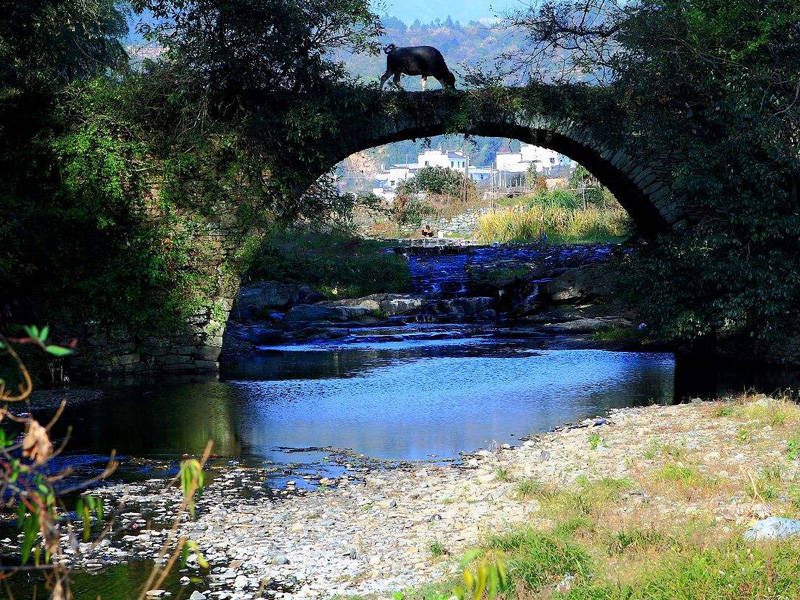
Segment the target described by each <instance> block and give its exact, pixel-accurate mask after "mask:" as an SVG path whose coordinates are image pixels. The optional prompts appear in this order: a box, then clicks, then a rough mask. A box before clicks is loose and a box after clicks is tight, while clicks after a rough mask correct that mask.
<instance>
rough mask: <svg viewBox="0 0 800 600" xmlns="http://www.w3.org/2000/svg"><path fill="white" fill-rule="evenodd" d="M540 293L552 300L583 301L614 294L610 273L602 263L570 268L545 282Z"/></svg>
mask: <svg viewBox="0 0 800 600" xmlns="http://www.w3.org/2000/svg"><path fill="white" fill-rule="evenodd" d="M539 295H540V297H541V298H542V299H544V300H547V301H550V302H556V303H557V302H583V301H592V300H598V299H602V298H607V297H609V296H611V295H612V289H611V285H610V283H609V275H608V273H607V271H606V270H605V269H604V268H603V266H601V265H584V266H582V267H577V268H575V269H568V270H566V271H565V272H564V273H562V274H561V275H559V276H558V277H555V278H554V279H552V280H550V281H548V282H546V283H543V284H541V285H540V287H539Z"/></svg>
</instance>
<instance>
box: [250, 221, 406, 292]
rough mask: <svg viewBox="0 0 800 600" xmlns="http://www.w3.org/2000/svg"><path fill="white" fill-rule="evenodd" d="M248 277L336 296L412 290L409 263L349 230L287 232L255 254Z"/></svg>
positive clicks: (377, 243) (256, 250)
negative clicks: (302, 284) (307, 286)
mask: <svg viewBox="0 0 800 600" xmlns="http://www.w3.org/2000/svg"><path fill="white" fill-rule="evenodd" d="M250 260H251V262H250V267H249V269H248V271H247V273H246V276H245V280H247V281H259V280H274V281H283V282H290V283H292V282H293V283H307V284H309V285H311V287H312V288H314V289H315V290H317V291H319V292H321V293H323V294H325V295H326V296H328V297H330V298H358V297H361V296H366V295H369V294H376V293H379V292H392V293H399V292H407V291H408V290H409V289H410V287H411V274H410V272H409V269H408V262H407V261H406V259H405V258H403V257H402V256H400V255H398V254H395V253H393V252H390V251H389V247H388V246H387V245H386V244H384V243H382V242H377V241H372V240H364V239H360V238H356V237H352V236H349V235H347V234H343V233H331V234H321V233H312V232H304V231H291V230H290V231H281V232H276V233H273V234H272V235H270V236H268V237H267V238H266V239H265V240H264V241H263V242H262V243H261V245H260V246H259V247H258V248H256V249H255V250H254V251H253V253H252V256H251V259H250Z"/></svg>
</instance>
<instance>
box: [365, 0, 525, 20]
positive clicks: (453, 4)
mask: <svg viewBox="0 0 800 600" xmlns="http://www.w3.org/2000/svg"><path fill="white" fill-rule="evenodd" d="M522 4H523V0H488V1H485V0H373V5H374V6H375V8H376V9H378V10H379V12H384V11H383V10H381V8H382V7H385V9H386V10H385V12H386V13H388V14H390V15H392V16H394V17H397V18H398V19H400V20H401V21H404V22H405V23H406V24H409V25H410V24H411V23H413V22H414V21H415V20H416V19H419V20H420V21H421V22H422V23H430V22H431V21H434V20H436V19H437V18H438V19H441V20H442V21H444V20H445V19H446V18H447V17H448V16H449V17H451V18H452V19H453V20H454V21H461V22H462V23H468V22H469V21H478V20H480V19H484V18H492V17H496V16H498V13H500V14H502V13H503V12H505V11H507V10H508V9H513V8H518V7H519V6H521V5H522Z"/></svg>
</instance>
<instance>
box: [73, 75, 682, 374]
mask: <svg viewBox="0 0 800 600" xmlns="http://www.w3.org/2000/svg"><path fill="white" fill-rule="evenodd" d="M276 100H277V102H279V103H280V102H283V105H284V106H285V105H286V104H285V101H286V100H287V98H282V99H274V98H273V99H272V101H264V102H263V108H262V109H260V110H257V111H256V114H255V117H256V118H255V119H253V123H254V127H255V129H256V134H257V133H258V127H259V126H260V127H267V125H259V123H270V122H271V121H270V112H271V111H272V107H273V106H274V103H275V101H276ZM288 100H289V101H291V99H288ZM320 102H321V103H322V102H324V106H325V111H324V112H326V113H328V114H333V115H336V116H335V119H334V122H333V123H330V131H329V135H328V136H327V138H326V139H325V143H324V144H319V140H318V139H317V140H309V141H308V144H309V146H311V145H313V147H314V150H315V151H319V150H320V147H322V153H323V154H322V160H320V161H318V162H317V164H318V165H319V171H318V172H307V173H302V174H300V176H298V177H297V181H294V182H291V184H290V186H289V192H288V193H289V194H296V195H297V197H299V196H300V195H302V194H303V193H305V191H306V190H307V189H308V188H309V187H310V186H311V185H312V184H313V183H314V181H316V180H317V179H318V177H319V176H321V175H323V174H325V173H327V172H329V171H330V169H332V168H333V166H334V165H336V163H338V162H339V161H341V160H343V159H345V158H347V157H348V156H350V155H351V154H353V153H355V152H359V151H361V150H365V149H368V148H373V147H377V146H381V145H384V144H388V143H391V142H397V141H402V140H409V139H420V138H428V137H432V136H436V135H441V134H447V133H462V134H468V135H480V136H492V137H506V138H514V139H518V140H520V141H523V142H527V143H530V144H535V145H537V146H543V147H545V148H549V149H551V150H554V151H556V152H559V153H561V154H564V155H566V156H568V157H570V158H571V159H573V160H575V161H577V162H579V163H580V164H582V165H584V166H585V167H586V168H587V169H588V170H589V171H591V172H592V174H593V175H595V176H596V177H597V178H598V180H599V181H600V182H601V183H602V184H603V185H605V186H606V187H608V188H609V189H610V190H611V192H612V193H613V194H614V195H615V196H616V198H617V199H618V200H619V202H620V203H621V204H622V206H623V207H624V208H625V209H626V210H627V211H628V212H629V213H630V215H631V217H632V219H633V220H634V222H635V224H636V226H637V229H638V231H639V232H640V233H641V234H643V235H646V236H650V235H655V234H657V233H660V232H665V231H669V230H671V229H677V228H681V227H682V226H683V224H684V223H685V222H686V220H687V215H688V214H689V213H690V211H689V210H688V209H687V207H685V206H683V205H682V204H681V203H680V202H679V201H678V200H676V198H675V195H674V194H673V180H672V169H671V168H670V161H669V160H668V158H666V157H664V156H662V155H659V154H658V152H652V151H650V150H647V143H646V140H640V139H638V138H637V136H636V134H635V133H634V132H630V131H628V129H627V128H626V127H625V126H624V119H623V117H622V115H621V114H620V113H621V111H620V110H618V109H617V107H615V105H614V100H613V99H612V98H610V97H608V96H607V94H606V92H605V91H604V90H602V89H599V88H588V87H572V88H558V87H553V86H551V87H548V86H543V87H541V88H538V89H533V88H525V89H498V90H496V91H494V92H465V91H455V92H454V91H436V92H419V93H407V92H399V93H398V92H389V93H380V92H378V91H377V90H352V89H350V90H342V93H341V95H339V94H338V93H333V94H332V97H330V98H328V97H327V96H326V97H325V98H324V99H320ZM320 112H323V111H320ZM642 142H644V143H642ZM302 146H303V144H302V143H297V144H295V146H292V147H291V148H290V151H289V152H288V156H286V157H284V159H283V160H286V161H287V162H286V165H287V169H288V168H289V166H290V165H293V164H294V165H296V164H304V163H303V161H298V157H299V154H300V153H302V152H303V151H304V150H305V149H304V148H303V147H302ZM280 160H281V159H280V158H278V164H277V169H278V170H280V169H281V163H280ZM307 162H308V161H305V164H307ZM294 172H295V173H296V168H295V170H294ZM287 200H288V201H291V199H290V198H287ZM229 225H230V223H228V224H226V223H225V222H224V218H218V219H216V220H214V219H212V220H209V221H208V223H207V230H206V232H205V233H204V234H202V235H203V236H204V237H206V238H208V239H209V240H211V242H212V244H215V245H216V247H218V248H219V258H218V259H215V260H218V262H217V263H215V264H212V265H207V267H208V268H207V269H205V271H206V273H207V274H208V277H212V278H216V279H217V281H218V284H217V286H216V291H215V292H214V293H212V294H211V295H210V296H209V297H208V298H207V301H206V303H205V308H203V309H201V310H200V311H198V313H197V314H196V315H194V316H193V317H191V318H190V320H189V322H188V323H187V324H186V326H185V328H184V329H183V330H182V331H177V332H172V333H168V334H166V335H164V336H161V337H159V338H157V339H156V338H148V340H145V341H144V342H141V341H138V342H134V341H132V339H133V338H134V337H135V336H133V335H132V334H131V333H130V332H128V333H124V334H123V335H122V337H121V338H120V339H114V340H105V341H104V342H103V347H102V348H97V351H96V352H94V353H92V355H91V358H89V357H88V356H87V358H86V359H85V365H86V366H87V367H89V366H90V365H91V367H92V370H95V371H96V370H99V371H101V372H102V373H105V374H111V373H140V372H148V371H149V372H153V371H156V372H173V373H186V372H202V371H206V372H208V371H215V370H216V369H217V367H218V362H217V361H218V358H219V355H220V352H221V350H222V337H223V333H224V329H225V325H226V322H227V318H228V314H229V312H230V310H231V307H232V304H233V299H234V298H235V296H236V294H237V293H238V282H234V283H231V282H230V281H229V280H228V281H225V280H224V279H223V277H222V275H221V273H223V272H224V271H225V270H226V269H225V267H224V265H225V260H226V258H225V256H226V255H227V254H228V252H229V250H230V249H228V248H226V243H225V238H226V234H225V231H226V227H228V226H229ZM234 226H235V224H234ZM84 339H86V338H84ZM88 345H90V346H91V336H89V344H88ZM98 365H99V369H98Z"/></svg>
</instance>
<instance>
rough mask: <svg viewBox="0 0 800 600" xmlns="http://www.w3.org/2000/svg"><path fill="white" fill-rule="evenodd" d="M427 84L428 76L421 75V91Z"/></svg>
mask: <svg viewBox="0 0 800 600" xmlns="http://www.w3.org/2000/svg"><path fill="white" fill-rule="evenodd" d="M426 85H428V77H427V76H426V75H423V76H422V91H423V92H424V91H425V86H426Z"/></svg>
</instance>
